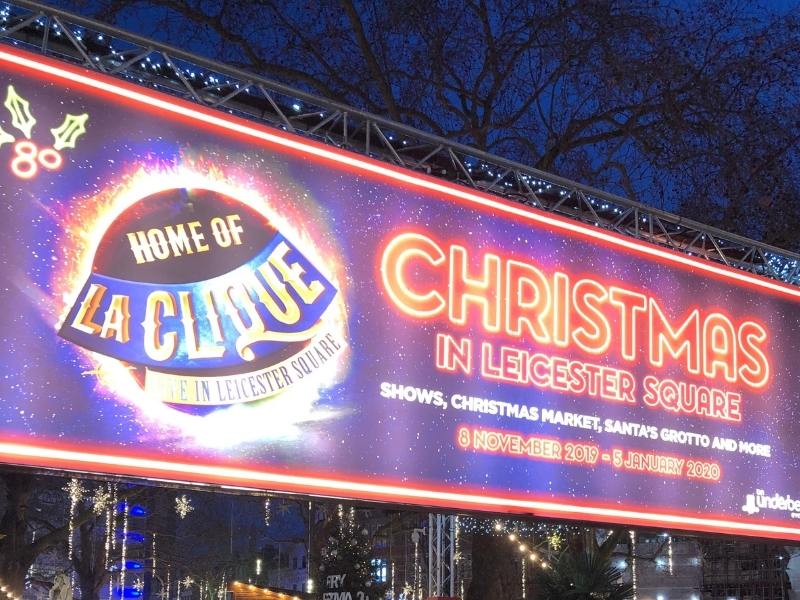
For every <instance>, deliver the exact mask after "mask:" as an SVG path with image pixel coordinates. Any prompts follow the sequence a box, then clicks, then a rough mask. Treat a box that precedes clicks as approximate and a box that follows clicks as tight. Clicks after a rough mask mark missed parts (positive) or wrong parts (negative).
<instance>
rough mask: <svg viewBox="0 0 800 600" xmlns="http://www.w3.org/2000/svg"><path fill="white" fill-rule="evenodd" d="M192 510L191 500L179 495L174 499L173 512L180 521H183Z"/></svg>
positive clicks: (184, 495)
mask: <svg viewBox="0 0 800 600" xmlns="http://www.w3.org/2000/svg"><path fill="white" fill-rule="evenodd" d="M193 510H194V506H192V500H191V498H189V497H188V496H187V495H186V494H181V495H180V496H178V497H176V498H175V512H176V513H177V515H178V516H179V517H180V518H181V519H185V518H186V515H188V514H189V513H190V512H192V511H193Z"/></svg>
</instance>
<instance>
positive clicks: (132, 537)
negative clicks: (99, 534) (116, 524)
mask: <svg viewBox="0 0 800 600" xmlns="http://www.w3.org/2000/svg"><path fill="white" fill-rule="evenodd" d="M123 537H124V536H123V534H122V532H121V531H120V530H117V539H118V540H121V539H122V538H123ZM128 542H131V543H134V544H141V543H142V542H144V535H142V534H141V533H139V532H138V531H129V532H128Z"/></svg>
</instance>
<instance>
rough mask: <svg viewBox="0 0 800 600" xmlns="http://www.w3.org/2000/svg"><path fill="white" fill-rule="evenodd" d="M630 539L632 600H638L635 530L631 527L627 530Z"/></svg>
mask: <svg viewBox="0 0 800 600" xmlns="http://www.w3.org/2000/svg"><path fill="white" fill-rule="evenodd" d="M628 535H629V536H630V540H631V587H632V588H633V600H638V597H639V596H638V593H637V588H638V585H637V583H638V582H637V574H636V532H635V531H634V530H633V529H631V530H630V531H628Z"/></svg>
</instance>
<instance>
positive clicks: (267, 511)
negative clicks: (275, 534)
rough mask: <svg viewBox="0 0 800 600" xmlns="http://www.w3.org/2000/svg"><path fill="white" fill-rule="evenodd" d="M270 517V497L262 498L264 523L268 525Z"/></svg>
mask: <svg viewBox="0 0 800 600" xmlns="http://www.w3.org/2000/svg"><path fill="white" fill-rule="evenodd" d="M271 518H272V507H271V506H270V499H269V498H267V499H266V500H264V525H265V526H266V527H269V521H270V519H271Z"/></svg>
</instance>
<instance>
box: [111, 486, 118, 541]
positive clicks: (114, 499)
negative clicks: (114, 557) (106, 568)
mask: <svg viewBox="0 0 800 600" xmlns="http://www.w3.org/2000/svg"><path fill="white" fill-rule="evenodd" d="M118 491H119V489H118V487H117V484H116V483H115V484H114V487H113V489H112V491H111V507H112V508H111V510H112V517H113V522H112V523H111V526H112V527H111V529H112V531H116V529H117V512H118V505H117V502H118V501H119V497H118ZM111 549H112V550H116V549H117V536H116V535H112V536H111Z"/></svg>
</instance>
